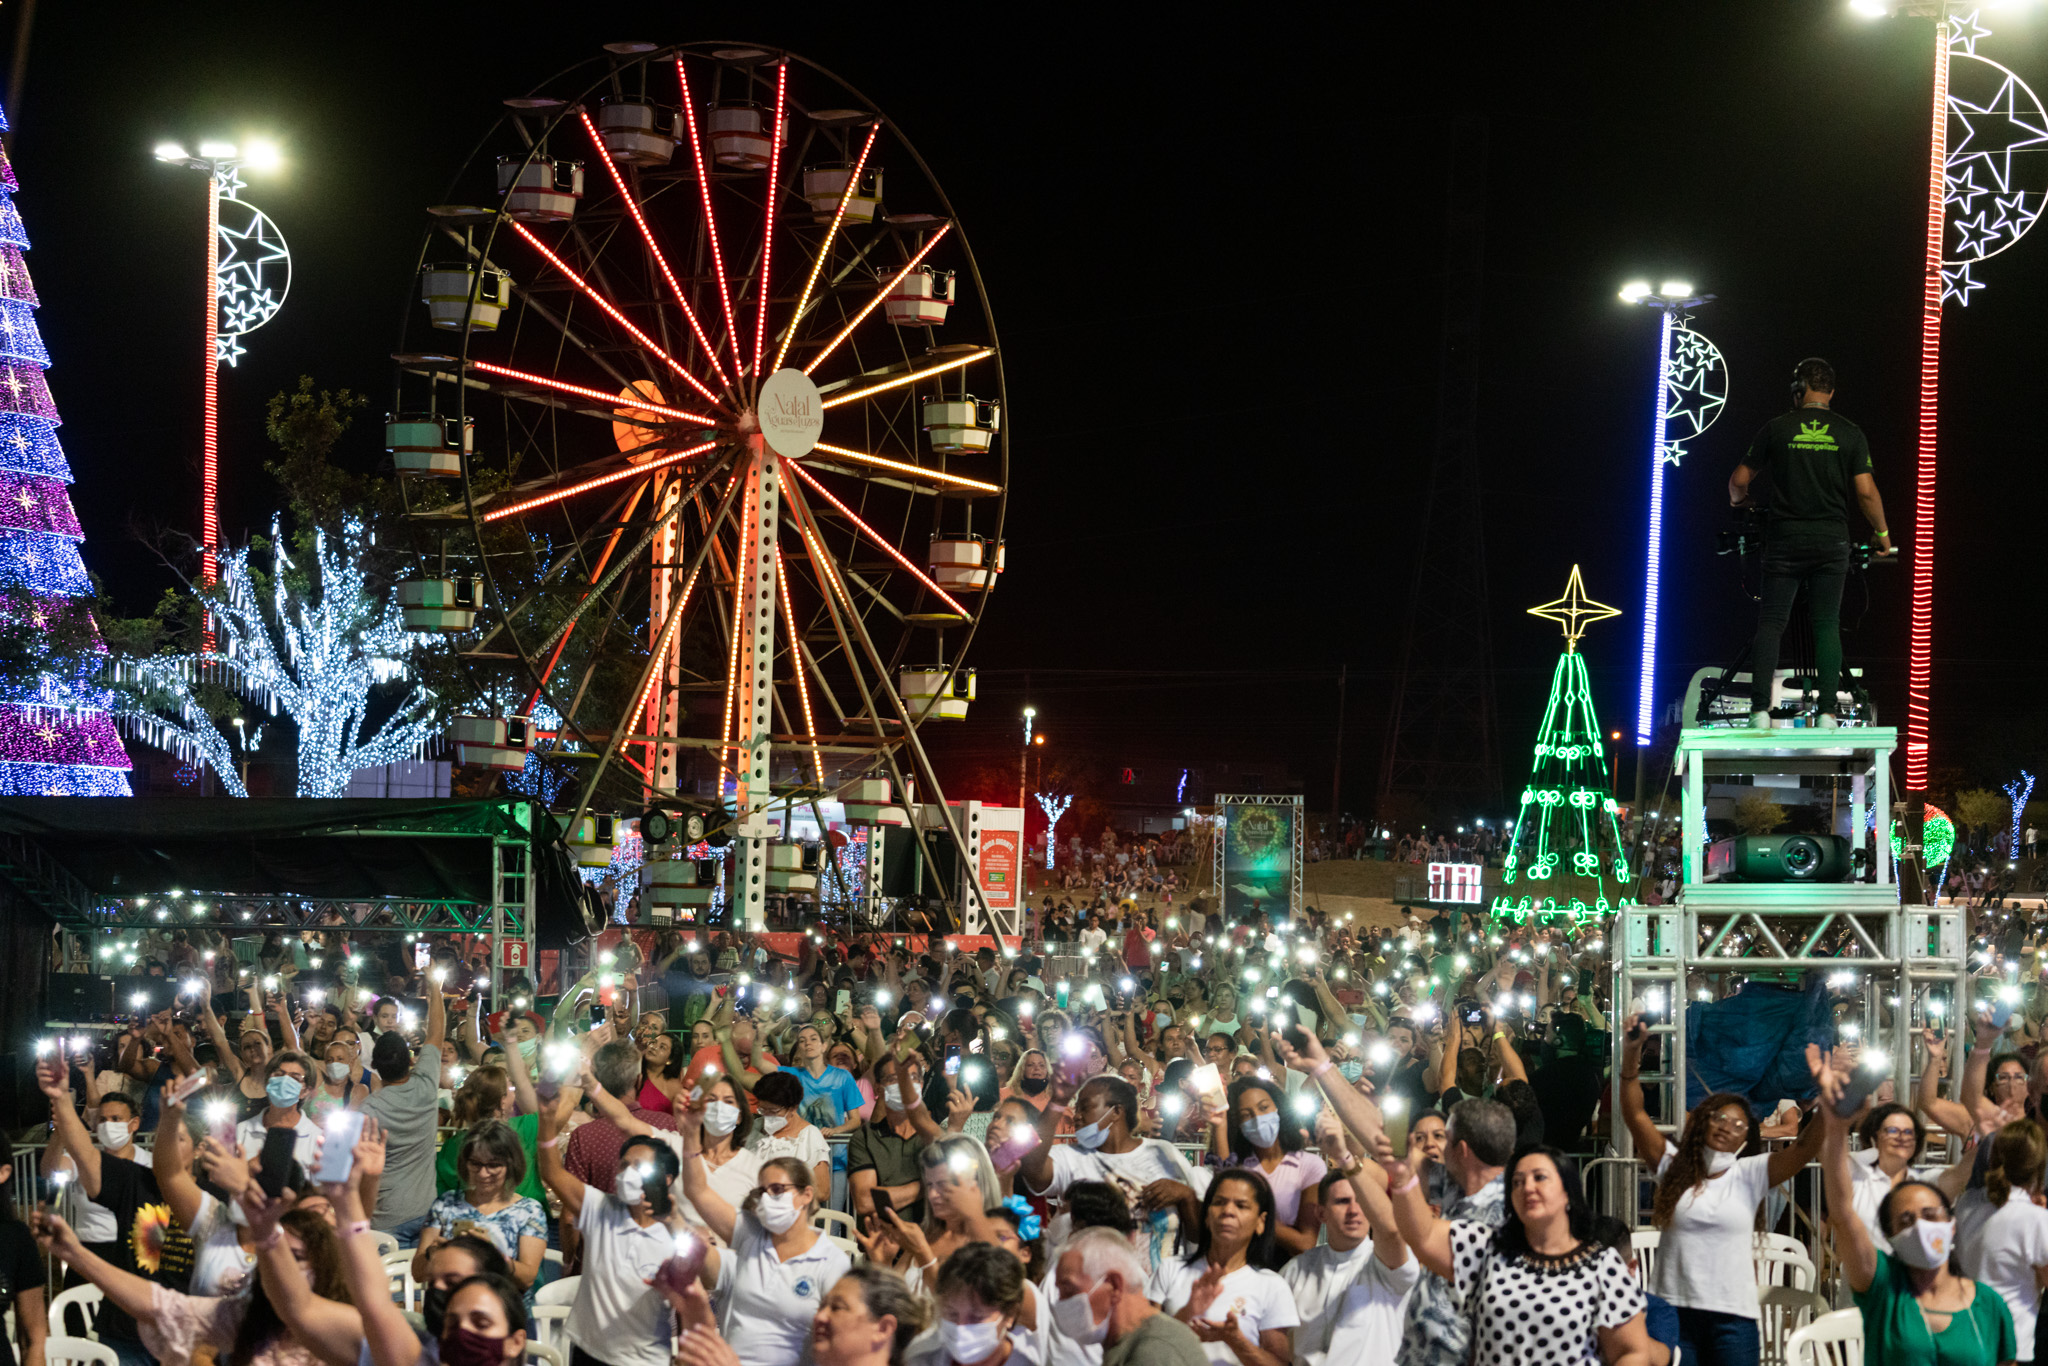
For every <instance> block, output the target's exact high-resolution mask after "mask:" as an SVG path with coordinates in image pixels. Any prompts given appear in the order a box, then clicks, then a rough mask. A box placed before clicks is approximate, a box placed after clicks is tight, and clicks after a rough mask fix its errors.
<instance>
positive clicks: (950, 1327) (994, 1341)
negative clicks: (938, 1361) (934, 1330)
mask: <svg viewBox="0 0 2048 1366" xmlns="http://www.w3.org/2000/svg"><path fill="white" fill-rule="evenodd" d="M1002 1340H1003V1321H1002V1320H1001V1319H1000V1318H994V1319H990V1320H989V1321H988V1322H987V1323H955V1322H953V1321H952V1320H951V1319H940V1320H939V1341H940V1342H941V1343H943V1344H944V1345H945V1348H946V1354H947V1355H948V1356H950V1357H952V1358H953V1360H955V1361H957V1362H975V1361H982V1360H984V1359H986V1358H988V1357H990V1356H993V1355H995V1350H996V1347H997V1345H998V1344H999V1343H1001V1342H1002Z"/></svg>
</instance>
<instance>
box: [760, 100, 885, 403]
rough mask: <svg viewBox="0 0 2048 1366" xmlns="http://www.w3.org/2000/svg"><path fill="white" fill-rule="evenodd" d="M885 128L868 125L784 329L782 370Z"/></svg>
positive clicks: (778, 357)
mask: <svg viewBox="0 0 2048 1366" xmlns="http://www.w3.org/2000/svg"><path fill="white" fill-rule="evenodd" d="M881 131H882V125H881V124H879V123H871V124H869V125H868V140H867V141H866V142H865V143H862V144H861V149H860V159H859V160H857V161H855V162H854V163H853V171H852V172H851V173H850V174H849V175H848V176H847V177H846V187H845V188H844V189H842V190H841V191H840V192H839V207H838V208H837V209H835V210H833V212H832V226H831V227H829V228H827V229H825V240H824V241H823V242H821V243H819V244H818V258H817V259H816V260H815V261H813V262H811V273H810V275H809V277H808V278H806V279H805V280H804V292H803V293H802V294H799V295H798V296H797V300H796V311H795V312H793V313H791V314H790V315H789V326H788V328H786V329H785V330H784V331H783V334H782V344H781V345H780V346H778V347H776V348H775V368H776V369H778V370H780V369H781V368H782V358H783V357H784V356H787V355H788V354H789V344H790V342H791V341H792V340H793V339H794V338H795V337H796V325H797V323H799V322H800V321H802V320H803V316H804V310H805V309H806V308H809V307H810V306H811V291H812V290H814V289H816V288H817V287H818V274H819V272H821V271H823V270H824V269H825V258H826V257H828V256H830V255H831V254H832V243H833V241H834V239H836V238H837V237H838V236H839V225H840V223H842V222H843V221H845V218H846V206H847V204H848V203H849V202H850V201H851V200H852V199H853V192H854V190H855V189H857V188H858V187H859V185H860V173H861V172H862V171H863V170H865V169H867V164H868V153H870V152H872V151H874V150H875V138H876V137H877V136H878V135H879V134H880V133H881ZM833 345H835V346H836V345H838V343H837V342H834V343H833ZM813 364H815V362H813ZM804 373H805V374H809V373H810V371H809V370H805V371H804Z"/></svg>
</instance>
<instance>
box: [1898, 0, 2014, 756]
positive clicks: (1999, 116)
mask: <svg viewBox="0 0 2048 1366" xmlns="http://www.w3.org/2000/svg"><path fill="white" fill-rule="evenodd" d="M1858 8H1859V9H1862V8H1863V7H1861V6H1859V7H1858ZM1873 8H1875V7H1873ZM1899 11H1900V12H1910V13H1916V14H1929V15H1932V17H1933V18H1934V20H1935V28H1934V92H1933V93H1934V99H1933V106H1934V108H1933V119H1932V133H1931V136H1930V138H1929V154H1928V177H1927V179H1928V186H1927V230H1926V256H1925V263H1924V265H1923V268H1922V274H1921V287H1920V420H1919V432H1918V439H1917V441H1916V443H1915V444H1916V459H1915V473H1914V490H1913V545H1912V551H1913V600H1912V624H1911V631H1910V634H1909V637H1908V640H1907V647H1906V788H1907V790H1909V791H1925V790H1926V787H1927V769H1928V716H1929V706H1930V690H1931V676H1932V673H1933V661H1934V494H1935V467H1936V455H1937V447H1938V442H1937V436H1938V422H1937V419H1938V416H1939V411H1940V396H1941V310H1942V306H1943V305H1945V304H1946V303H1947V302H1948V301H1949V300H1950V299H1954V300H1955V301H1956V302H1958V303H1960V304H1962V305H1963V306H1965V307H1968V305H1969V303H1970V296H1971V295H1973V294H1975V293H1976V292H1977V291H1978V290H1980V289H1982V288H1984V282H1983V281H1981V280H1979V279H1977V278H1976V267H1977V266H1978V264H1979V263H1980V262H1983V261H1987V260H1989V259H1990V258H1991V257H1993V256H1996V255H1998V254H1999V253H2000V252H2003V251H2006V250H2008V249H2009V248H2011V247H2012V246H2013V244H2014V243H2016V242H2018V241H2019V240H2020V238H2022V237H2024V236H2025V235H2026V234H2027V231H2028V230H2029V229H2030V228H2032V227H2033V226H2034V223H2035V220H2036V219H2038V218H2039V217H2040V216H2041V209H2042V206H2043V203H2044V198H2048V158H2043V157H2042V156H2041V153H2043V152H2048V112H2044V110H2043V108H2042V105H2041V100H2040V97H2039V96H2037V95H2036V94H2035V93H2034V92H2033V90H2032V89H2031V88H2030V87H2029V86H2028V85H2027V83H2026V82H2025V81H2023V80H2021V79H2020V78H2019V76H2017V75H2016V74H2014V73H2013V72H2012V71H2011V70H2010V69H2008V68H2006V67H2004V66H2002V65H2000V64H1999V63H1997V62H1994V61H1992V60H1991V59H1990V58H1989V57H1985V56H1983V55H1982V54H1980V53H1979V52H1978V50H1977V47H1978V44H1979V43H1981V42H1982V41H1983V40H1984V39H1985V38H1987V37H1989V36H1990V32H1991V31H1990V29H1988V28H1986V27H1985V26H1984V25H1983V24H1982V23H1981V22H1979V20H1978V11H1976V10H1974V9H1971V10H1961V9H1957V10H1955V11H1954V12H1951V10H1950V8H1949V6H1948V4H1947V3H1945V0H1941V2H1939V3H1935V4H1932V5H1925V4H1921V5H1909V6H1901V7H1899ZM1865 12H1870V11H1868V10H1866V11H1865ZM1877 12H1882V10H1881V9H1879V10H1877Z"/></svg>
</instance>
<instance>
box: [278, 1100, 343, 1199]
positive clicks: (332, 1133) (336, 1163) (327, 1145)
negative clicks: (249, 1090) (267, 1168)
mask: <svg viewBox="0 0 2048 1366" xmlns="http://www.w3.org/2000/svg"><path fill="white" fill-rule="evenodd" d="M366 1118H368V1116H366V1115H364V1114H363V1112H362V1111H361V1110H336V1111H335V1112H334V1113H333V1114H331V1115H329V1116H328V1117H327V1136H326V1138H325V1140H324V1142H323V1143H322V1145H321V1148H320V1164H319V1166H318V1167H317V1168H316V1169H315V1170H314V1172H313V1179H314V1180H315V1181H317V1182H319V1183H321V1184H322V1185H326V1184H328V1183H329V1182H341V1181H346V1180H348V1174H349V1173H350V1172H351V1171H353V1170H355V1165H356V1143H357V1141H358V1140H360V1139H361V1138H362V1136H363V1121H364V1119H366ZM272 1132H276V1131H275V1130H273V1131H272ZM269 1142H270V1140H269V1139H268V1138H267V1137H266V1138H265V1139H264V1145H265V1146H266V1147H267V1146H268V1145H269Z"/></svg>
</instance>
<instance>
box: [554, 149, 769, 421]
mask: <svg viewBox="0 0 2048 1366" xmlns="http://www.w3.org/2000/svg"><path fill="white" fill-rule="evenodd" d="M576 117H577V118H579V119H581V120H583V131H584V132H586V133H588V134H590V145H591V146H593V147H595V148H597V159H598V160H599V161H602V162H603V163H604V168H605V170H607V171H609V172H611V176H612V184H613V185H614V186H616V187H617V189H618V191H619V198H620V199H622V200H624V201H625V204H626V212H627V213H629V214H631V215H632V216H633V224H634V226H635V227H637V228H639V229H640V240H641V241H643V242H645V243H646V244H647V254H648V255H650V256H652V257H653V258H654V264H655V265H656V266H657V267H659V268H660V270H661V278H662V279H664V280H667V281H668V287H669V291H670V292H671V293H673V294H674V295H675V296H676V306H677V307H678V308H680V309H682V310H683V317H684V318H686V319H688V320H689V324H690V331H691V332H692V333H693V334H695V336H696V338H697V345H699V346H701V347H703V348H704V359H705V360H707V361H710V362H711V373H712V374H714V375H717V376H718V382H719V383H720V384H730V383H732V381H731V380H729V379H727V378H726V377H725V367H724V366H722V365H720V364H719V363H718V353H717V352H716V351H714V350H712V349H711V338H709V337H707V336H705V335H704V325H703V324H702V323H700V322H698V321H697V315H696V313H695V312H694V311H693V310H692V309H691V308H690V301H689V300H688V299H685V298H684V297H683V287H682V285H681V284H680V283H678V282H677V280H676V273H675V272H674V271H673V270H670V269H669V267H668V257H666V256H664V255H662V254H661V248H660V247H658V246H656V245H655V244H654V230H653V229H651V228H649V227H648V226H647V219H646V218H645V217H643V216H642V215H641V213H640V204H639V201H637V200H635V199H634V198H633V192H632V191H631V190H628V189H627V188H626V178H625V177H624V176H622V175H620V174H619V168H618V167H617V166H615V165H613V164H612V154H611V153H610V152H609V151H607V150H605V145H604V139H603V138H601V137H599V136H598V135H597V125H596V124H594V123H592V122H591V121H590V115H589V114H588V113H586V112H584V111H583V110H581V109H579V110H577V111H576ZM690 127H691V130H692V137H693V138H694V136H695V129H696V124H694V123H692V124H691V125H690ZM703 170H704V166H703V158H702V157H699V158H698V164H697V171H698V174H699V175H700V176H701V175H702V174H703ZM712 244H713V248H714V249H715V248H716V245H717V239H716V238H713V239H712ZM728 321H729V320H728Z"/></svg>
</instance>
